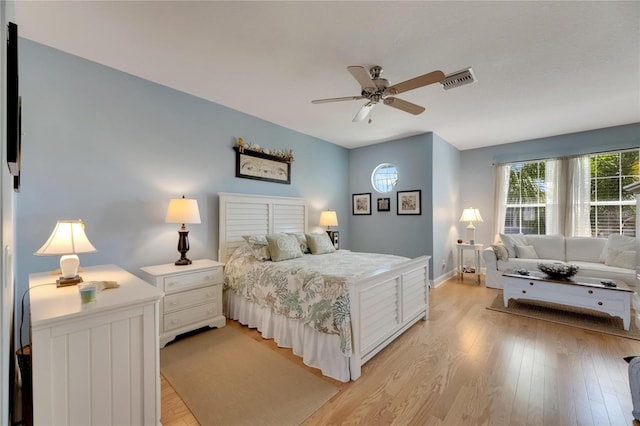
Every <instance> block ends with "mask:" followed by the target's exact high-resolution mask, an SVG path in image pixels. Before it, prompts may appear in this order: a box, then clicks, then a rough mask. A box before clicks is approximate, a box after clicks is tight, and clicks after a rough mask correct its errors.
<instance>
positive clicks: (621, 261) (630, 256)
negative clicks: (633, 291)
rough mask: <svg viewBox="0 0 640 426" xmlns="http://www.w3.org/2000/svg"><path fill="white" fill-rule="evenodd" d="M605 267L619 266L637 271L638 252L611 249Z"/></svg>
mask: <svg viewBox="0 0 640 426" xmlns="http://www.w3.org/2000/svg"><path fill="white" fill-rule="evenodd" d="M604 264H605V265H608V266H617V267H618V268H626V269H635V267H636V251H635V250H616V249H613V248H610V249H609V250H608V251H607V258H606V259H605V261H604Z"/></svg>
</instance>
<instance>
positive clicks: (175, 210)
mask: <svg viewBox="0 0 640 426" xmlns="http://www.w3.org/2000/svg"><path fill="white" fill-rule="evenodd" d="M164 221H165V222H166V223H200V211H199V210H198V201H197V200H193V199H190V198H184V197H183V198H173V199H172V200H171V201H169V208H168V209H167V216H166V217H165V219H164Z"/></svg>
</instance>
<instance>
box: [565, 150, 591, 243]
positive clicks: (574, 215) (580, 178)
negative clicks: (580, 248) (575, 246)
mask: <svg viewBox="0 0 640 426" xmlns="http://www.w3.org/2000/svg"><path fill="white" fill-rule="evenodd" d="M567 164H568V167H567V169H568V173H567V175H568V176H567V197H566V199H567V208H566V213H565V224H566V225H565V235H566V236H567V237H590V236H591V218H590V215H591V204H590V203H591V169H590V167H589V156H588V155H580V156H576V157H570V158H568V159H567Z"/></svg>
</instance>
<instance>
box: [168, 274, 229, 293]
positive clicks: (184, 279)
mask: <svg viewBox="0 0 640 426" xmlns="http://www.w3.org/2000/svg"><path fill="white" fill-rule="evenodd" d="M221 282H222V268H214V269H210V270H207V271H199V272H192V273H189V274H180V275H172V276H169V277H165V278H164V280H163V289H164V292H165V294H169V293H175V292H176V291H182V290H186V289H189V288H193V287H201V286H203V285H207V284H216V283H221Z"/></svg>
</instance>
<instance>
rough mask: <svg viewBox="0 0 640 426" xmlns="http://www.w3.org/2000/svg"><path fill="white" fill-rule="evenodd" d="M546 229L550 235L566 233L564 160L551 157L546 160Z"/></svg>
mask: <svg viewBox="0 0 640 426" xmlns="http://www.w3.org/2000/svg"><path fill="white" fill-rule="evenodd" d="M544 167H545V169H544V177H545V179H544V184H545V229H546V233H547V234H548V235H553V234H564V216H565V213H564V208H565V206H564V205H563V201H564V200H565V199H566V197H565V193H564V192H565V191H564V188H565V187H564V185H563V182H562V181H563V180H564V170H565V169H566V168H565V167H564V162H563V161H561V160H559V159H555V158H554V159H551V160H547V161H545V162H544Z"/></svg>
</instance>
